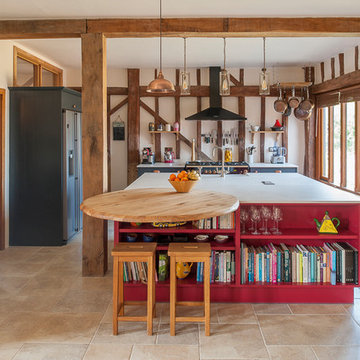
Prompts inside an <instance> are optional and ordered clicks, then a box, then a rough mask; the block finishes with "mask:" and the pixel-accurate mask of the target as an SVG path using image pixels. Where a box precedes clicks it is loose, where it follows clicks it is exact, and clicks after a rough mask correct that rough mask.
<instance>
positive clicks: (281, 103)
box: [274, 88, 287, 114]
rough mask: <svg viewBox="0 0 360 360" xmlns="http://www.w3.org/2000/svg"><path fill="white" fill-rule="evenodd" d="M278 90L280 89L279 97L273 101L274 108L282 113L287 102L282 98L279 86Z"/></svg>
mask: <svg viewBox="0 0 360 360" xmlns="http://www.w3.org/2000/svg"><path fill="white" fill-rule="evenodd" d="M279 91H280V94H279V98H278V99H277V100H275V102H274V110H275V111H276V112H278V113H280V114H284V112H285V111H286V108H287V103H286V101H285V100H284V99H283V98H282V90H281V88H280V89H279Z"/></svg>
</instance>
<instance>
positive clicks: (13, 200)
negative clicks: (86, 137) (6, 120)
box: [9, 87, 82, 246]
mask: <svg viewBox="0 0 360 360" xmlns="http://www.w3.org/2000/svg"><path fill="white" fill-rule="evenodd" d="M9 188H10V195H9V196H10V199H9V206H10V209H9V210H10V213H9V227H10V228H9V243H10V246H15V245H17V246H18V245H36V246H51V245H63V244H64V243H66V241H67V240H68V239H69V238H71V237H72V236H73V235H74V234H75V233H76V232H77V231H79V230H80V229H81V227H82V217H81V212H80V209H79V206H80V202H81V200H82V167H81V94H80V93H78V92H76V91H73V90H71V89H66V88H63V87H26V88H25V87H23V88H22V87H13V88H10V181H9Z"/></svg>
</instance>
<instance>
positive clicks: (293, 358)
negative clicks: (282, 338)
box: [267, 345, 317, 360]
mask: <svg viewBox="0 0 360 360" xmlns="http://www.w3.org/2000/svg"><path fill="white" fill-rule="evenodd" d="M267 349H268V351H269V354H270V359H271V360H317V358H316V356H315V354H314V352H313V350H312V349H311V347H310V346H290V345H286V346H277V345H272V346H268V347H267Z"/></svg>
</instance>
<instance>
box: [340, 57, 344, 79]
mask: <svg viewBox="0 0 360 360" xmlns="http://www.w3.org/2000/svg"><path fill="white" fill-rule="evenodd" d="M339 69H340V76H341V75H344V53H340V54H339Z"/></svg>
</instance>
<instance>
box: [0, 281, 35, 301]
mask: <svg viewBox="0 0 360 360" xmlns="http://www.w3.org/2000/svg"><path fill="white" fill-rule="evenodd" d="M28 282H29V278H28V277H25V276H9V277H1V278H0V299H2V298H6V297H8V296H15V295H16V294H17V293H19V291H20V290H21V289H22V288H23V287H24V286H25V285H26V284H27V283H28Z"/></svg>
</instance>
